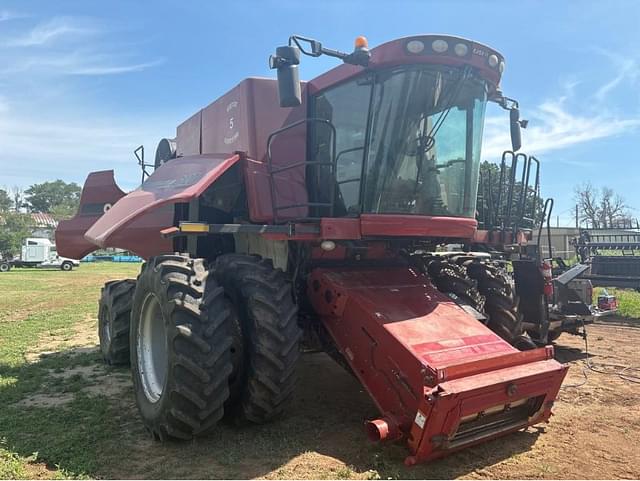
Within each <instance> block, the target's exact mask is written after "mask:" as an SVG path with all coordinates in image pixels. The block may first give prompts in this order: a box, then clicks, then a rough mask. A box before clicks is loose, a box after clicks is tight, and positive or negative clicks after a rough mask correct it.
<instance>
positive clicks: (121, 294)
mask: <svg viewBox="0 0 640 481" xmlns="http://www.w3.org/2000/svg"><path fill="white" fill-rule="evenodd" d="M135 288H136V281H135V280H134V279H124V280H121V281H111V282H107V283H106V284H105V285H104V287H103V288H102V295H101V296H100V304H99V308H98V337H99V338H100V352H101V353H102V357H103V359H104V361H105V362H106V363H107V364H111V365H127V364H129V329H130V323H131V302H132V300H133V293H134V291H135Z"/></svg>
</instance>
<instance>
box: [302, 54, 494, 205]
mask: <svg viewBox="0 0 640 481" xmlns="http://www.w3.org/2000/svg"><path fill="white" fill-rule="evenodd" d="M485 106H486V86H485V83H484V81H482V80H480V79H478V78H477V77H474V76H473V75H471V74H470V73H469V72H468V71H466V70H462V69H454V68H447V67H442V66H408V67H407V66H405V67H402V68H397V69H393V70H388V71H382V72H377V73H376V74H374V75H373V76H369V77H365V78H360V79H358V80H356V81H352V82H349V83H346V84H343V85H340V86H338V87H335V88H333V89H331V90H328V91H325V92H323V93H322V94H320V95H319V96H317V97H316V99H315V103H314V107H315V112H314V115H315V116H316V117H320V118H324V119H327V120H330V121H331V122H332V123H333V124H334V126H335V127H336V132H337V134H336V152H337V153H336V158H337V172H336V181H337V191H338V195H337V197H338V198H337V200H336V212H335V215H357V214H359V213H363V212H366V213H381V214H382V213H384V214H390V213H402V214H421V215H439V216H462V217H474V216H475V204H476V194H477V184H478V172H479V166H480V146H481V139H482V127H483V123H484V111H485ZM325 131H328V129H326V128H325V129H324V130H322V128H318V129H317V132H316V135H315V139H313V140H312V145H314V150H313V151H312V154H314V155H313V157H314V158H315V160H328V156H329V148H328V145H329V142H328V140H329V139H328V138H326V135H327V133H326V132H325ZM320 177H322V176H320ZM310 180H311V182H312V183H313V182H314V181H315V182H316V183H317V186H318V188H321V186H322V185H325V186H326V185H327V184H326V182H327V181H328V180H329V179H328V178H326V177H325V178H324V179H321V178H318V176H313V175H312V176H311V179H310ZM316 192H318V190H316Z"/></svg>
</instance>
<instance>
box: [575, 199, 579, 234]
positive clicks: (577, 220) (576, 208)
mask: <svg viewBox="0 0 640 481" xmlns="http://www.w3.org/2000/svg"><path fill="white" fill-rule="evenodd" d="M578 224H579V222H578V204H576V229H577V228H578V227H579V225H578Z"/></svg>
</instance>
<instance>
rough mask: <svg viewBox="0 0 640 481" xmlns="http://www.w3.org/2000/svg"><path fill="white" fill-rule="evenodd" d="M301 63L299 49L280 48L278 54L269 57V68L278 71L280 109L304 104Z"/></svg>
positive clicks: (277, 49)
mask: <svg viewBox="0 0 640 481" xmlns="http://www.w3.org/2000/svg"><path fill="white" fill-rule="evenodd" d="M299 63H300V49H299V48H298V47H290V46H284V47H278V48H276V54H275V55H272V56H271V57H269V68H271V69H277V71H278V95H279V97H280V107H297V106H298V105H300V104H302V92H301V89H300V73H299V72H298V64H299Z"/></svg>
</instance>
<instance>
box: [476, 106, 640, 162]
mask: <svg viewBox="0 0 640 481" xmlns="http://www.w3.org/2000/svg"><path fill="white" fill-rule="evenodd" d="M525 116H526V115H525ZM638 128H640V118H622V117H618V116H616V115H609V114H597V115H592V114H578V113H573V112H570V111H569V110H568V109H567V107H566V106H565V102H564V101H563V100H562V99H560V100H554V101H546V102H543V103H542V104H540V105H539V106H538V107H537V108H536V109H534V110H533V111H532V112H531V122H530V124H529V127H528V128H527V129H526V130H523V132H522V138H523V142H522V144H523V150H524V151H526V152H527V153H529V154H534V155H537V154H541V153H544V152H550V151H554V150H560V149H564V148H567V147H569V146H572V145H576V144H581V143H586V142H590V141H593V140H598V139H604V138H608V137H613V136H616V135H621V134H623V133H626V132H629V131H632V130H636V129H638ZM510 145H511V141H510V137H509V126H508V115H506V113H505V116H504V117H490V118H488V119H487V122H486V125H485V134H484V144H483V148H482V156H483V158H496V157H498V156H500V155H501V154H502V152H503V151H504V150H505V149H507V148H509V146H510Z"/></svg>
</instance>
